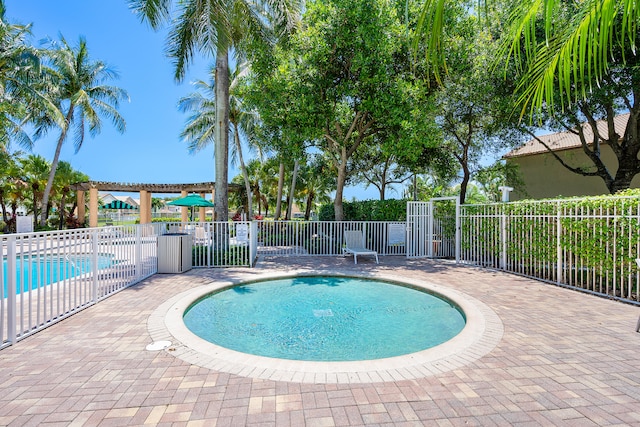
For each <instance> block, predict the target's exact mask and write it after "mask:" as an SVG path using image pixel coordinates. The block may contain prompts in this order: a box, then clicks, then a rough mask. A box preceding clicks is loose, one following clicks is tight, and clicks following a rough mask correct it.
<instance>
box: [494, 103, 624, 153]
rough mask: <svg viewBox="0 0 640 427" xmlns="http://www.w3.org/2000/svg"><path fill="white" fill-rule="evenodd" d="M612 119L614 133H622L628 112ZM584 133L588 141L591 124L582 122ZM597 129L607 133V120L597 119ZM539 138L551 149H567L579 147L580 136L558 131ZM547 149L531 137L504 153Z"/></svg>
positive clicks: (591, 133)
mask: <svg viewBox="0 0 640 427" xmlns="http://www.w3.org/2000/svg"><path fill="white" fill-rule="evenodd" d="M613 120H614V124H615V129H616V133H617V134H618V135H624V130H625V127H626V126H627V121H628V120H629V113H626V114H621V115H619V116H616V117H615V119H613ZM583 126H584V134H585V137H586V138H587V141H590V140H591V139H592V138H593V132H592V131H591V126H589V125H588V124H586V123H584V124H583ZM598 131H599V133H600V134H601V135H608V131H607V122H606V121H605V120H598ZM538 138H540V139H541V140H542V141H544V142H545V143H546V144H547V145H548V146H549V148H551V149H552V150H553V151H562V150H569V149H572V148H577V147H580V145H581V143H580V138H579V137H578V135H576V134H573V133H571V132H558V133H552V134H549V135H541V136H539V137H538ZM546 152H547V149H546V147H545V146H544V145H542V144H541V143H540V142H538V141H537V140H536V139H531V140H529V141H528V142H526V143H525V144H524V145H521V146H520V147H518V148H516V149H515V150H512V151H510V152H508V153H507V154H505V155H504V158H505V159H509V158H513V157H524V156H530V155H533V154H540V153H546Z"/></svg>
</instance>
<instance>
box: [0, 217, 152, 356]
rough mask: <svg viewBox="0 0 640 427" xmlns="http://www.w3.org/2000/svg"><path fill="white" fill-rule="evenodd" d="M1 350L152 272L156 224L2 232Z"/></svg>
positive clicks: (0, 289)
mask: <svg viewBox="0 0 640 427" xmlns="http://www.w3.org/2000/svg"><path fill="white" fill-rule="evenodd" d="M1 243H2V255H3V257H2V262H3V266H2V269H1V270H0V283H1V284H2V288H0V348H4V347H6V346H7V345H10V344H12V343H15V342H17V341H19V340H21V339H23V338H25V337H27V336H29V335H31V334H33V333H35V332H37V331H39V330H41V329H43V328H45V327H47V326H49V325H51V324H53V323H55V322H57V321H59V320H62V319H64V318H66V317H68V316H70V315H72V314H74V313H76V312H78V311H80V310H82V309H84V308H86V307H88V306H90V305H93V304H95V303H96V302H98V301H100V300H101V299H104V298H106V297H107V296H109V295H111V294H113V293H115V292H118V291H120V290H121V289H124V288H125V287H127V286H130V285H131V284H133V283H136V282H138V281H140V280H142V279H144V278H146V277H148V276H150V275H152V274H154V273H155V272H156V270H157V267H156V239H155V234H154V229H153V227H151V226H121V227H106V228H94V229H78V230H68V231H57V232H47V233H28V234H12V235H5V236H1Z"/></svg>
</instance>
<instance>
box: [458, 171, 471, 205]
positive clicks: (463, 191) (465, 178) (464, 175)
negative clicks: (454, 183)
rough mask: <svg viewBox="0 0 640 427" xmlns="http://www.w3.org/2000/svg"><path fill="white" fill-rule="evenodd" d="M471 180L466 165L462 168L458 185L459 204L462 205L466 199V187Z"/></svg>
mask: <svg viewBox="0 0 640 427" xmlns="http://www.w3.org/2000/svg"><path fill="white" fill-rule="evenodd" d="M470 179H471V173H470V172H469V168H468V167H467V166H466V165H463V167H462V182H461V183H460V204H461V205H464V201H465V199H466V198H467V186H468V185H469V180H470Z"/></svg>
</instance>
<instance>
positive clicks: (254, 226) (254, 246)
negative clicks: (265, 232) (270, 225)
mask: <svg viewBox="0 0 640 427" xmlns="http://www.w3.org/2000/svg"><path fill="white" fill-rule="evenodd" d="M250 224H251V230H250V231H249V233H250V234H249V236H250V238H249V267H253V266H254V265H255V261H256V257H257V254H258V223H257V222H256V221H251V223H250Z"/></svg>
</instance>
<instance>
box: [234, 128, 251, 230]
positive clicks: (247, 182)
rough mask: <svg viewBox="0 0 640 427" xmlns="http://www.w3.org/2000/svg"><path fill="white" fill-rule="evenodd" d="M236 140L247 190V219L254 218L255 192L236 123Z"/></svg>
mask: <svg viewBox="0 0 640 427" xmlns="http://www.w3.org/2000/svg"><path fill="white" fill-rule="evenodd" d="M233 135H234V138H233V139H234V141H235V143H236V151H237V152H238V161H239V162H240V170H241V171H242V177H243V178H244V187H245V190H246V191H247V221H251V220H252V219H253V192H252V190H251V181H250V180H249V172H247V167H246V166H245V164H244V159H243V158H242V147H241V145H240V135H239V134H238V126H237V125H235V132H234V133H233Z"/></svg>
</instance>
